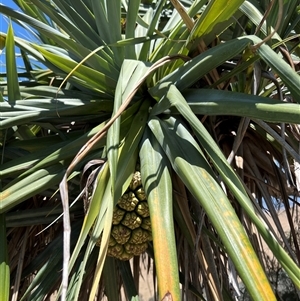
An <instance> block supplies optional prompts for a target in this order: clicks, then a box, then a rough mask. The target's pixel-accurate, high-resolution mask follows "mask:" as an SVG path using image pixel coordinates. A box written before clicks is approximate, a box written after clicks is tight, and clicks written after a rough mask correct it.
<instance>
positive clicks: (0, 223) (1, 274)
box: [0, 213, 10, 301]
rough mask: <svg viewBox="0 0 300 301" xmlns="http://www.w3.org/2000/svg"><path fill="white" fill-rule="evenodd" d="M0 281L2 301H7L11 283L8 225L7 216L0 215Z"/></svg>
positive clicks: (0, 298) (0, 297)
mask: <svg viewBox="0 0 300 301" xmlns="http://www.w3.org/2000/svg"><path fill="white" fill-rule="evenodd" d="M0 243H1V248H0V279H1V290H0V300H1V301H2V300H3V301H6V300H8V298H9V290H10V285H9V283H10V281H9V264H8V256H7V241H6V225H5V214H4V213H2V214H0Z"/></svg>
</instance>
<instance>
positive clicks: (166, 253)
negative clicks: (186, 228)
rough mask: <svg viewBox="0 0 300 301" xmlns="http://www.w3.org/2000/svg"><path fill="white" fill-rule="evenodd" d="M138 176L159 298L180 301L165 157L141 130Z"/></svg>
mask: <svg viewBox="0 0 300 301" xmlns="http://www.w3.org/2000/svg"><path fill="white" fill-rule="evenodd" d="M140 159H141V177H142V181H143V187H144V189H145V192H146V195H147V200H148V206H149V210H150V219H151V229H152V236H153V245H154V258H155V266H156V273H157V278H158V290H159V297H160V299H163V298H164V296H165V295H166V294H167V293H168V292H169V293H170V294H171V296H172V300H174V301H179V300H181V296H180V289H179V274H178V262H177V252H176V242H175V233H174V224H173V198H172V182H171V177H170V171H169V168H168V164H167V160H166V157H165V155H164V153H163V151H162V149H161V147H160V146H159V144H158V142H157V140H156V139H155V138H154V137H153V135H152V134H151V132H150V131H149V130H148V131H145V135H144V137H143V141H142V145H141V150H140Z"/></svg>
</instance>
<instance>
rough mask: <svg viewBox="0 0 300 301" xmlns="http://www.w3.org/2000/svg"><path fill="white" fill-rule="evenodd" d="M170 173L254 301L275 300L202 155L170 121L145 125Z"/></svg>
mask: <svg viewBox="0 0 300 301" xmlns="http://www.w3.org/2000/svg"><path fill="white" fill-rule="evenodd" d="M149 127H150V128H151V130H152V131H153V133H154V135H155V137H156V138H157V139H158V141H159V144H160V145H161V146H162V148H163V149H164V150H165V152H166V154H167V156H168V158H169V160H170V162H171V164H172V166H173V168H174V170H175V171H176V173H177V174H178V175H179V177H180V178H181V179H182V181H183V182H184V184H185V185H186V186H187V188H188V189H189V190H190V191H191V193H192V194H193V195H194V196H195V198H196V199H197V200H198V202H199V203H200V204H201V206H202V207H203V208H204V210H205V211H206V213H207V216H208V217H209V218H210V220H211V222H212V223H213V225H214V227H215V228H216V230H217V232H218V234H219V236H220V238H221V239H222V242H223V243H224V245H225V247H226V251H227V252H228V254H229V256H230V258H231V259H232V261H233V262H234V264H235V266H236V268H237V271H238V272H239V274H240V277H241V278H242V279H243V281H244V283H245V285H246V287H247V289H248V291H249V292H250V294H251V296H252V298H253V299H254V300H266V301H270V300H276V297H275V296H274V294H273V292H272V289H271V286H270V284H269V282H268V279H267V277H266V275H265V273H264V271H263V269H262V267H261V265H260V262H259V260H258V258H257V256H256V254H255V252H254V250H253V248H252V246H251V244H250V242H249V239H248V237H247V235H246V233H245V231H244V229H243V227H242V225H241V223H240V221H239V219H238V217H237V215H236V213H235V211H234V209H233V207H232V206H231V203H230V201H229V200H228V199H227V197H226V195H225V194H224V192H223V190H222V189H221V187H220V186H219V184H218V183H217V181H216V179H215V177H214V176H213V175H212V171H211V168H210V166H209V165H208V162H207V161H206V159H205V157H204V155H203V154H202V152H201V151H200V149H199V148H198V146H197V144H196V142H195V141H194V140H193V138H192V136H191V135H190V133H189V132H188V131H187V130H186V129H185V128H184V126H183V125H182V124H181V123H180V122H179V121H177V120H175V119H174V118H169V119H168V120H166V121H161V120H159V119H158V118H156V117H155V118H153V119H151V120H150V122H149Z"/></svg>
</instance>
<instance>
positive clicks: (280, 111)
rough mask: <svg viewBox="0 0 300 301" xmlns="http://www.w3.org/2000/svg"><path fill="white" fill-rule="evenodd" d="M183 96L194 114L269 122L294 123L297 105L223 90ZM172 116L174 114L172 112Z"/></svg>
mask: <svg viewBox="0 0 300 301" xmlns="http://www.w3.org/2000/svg"><path fill="white" fill-rule="evenodd" d="M183 96H184V98H185V99H186V101H187V103H188V104H189V106H190V108H191V110H192V111H193V112H194V113H195V114H200V115H209V116H220V115H222V116H224V115H235V116H243V117H249V118H257V119H262V120H265V121H269V122H276V123H277V122H287V123H296V124H297V123H298V122H299V120H300V105H299V104H296V103H287V102H282V101H280V100H277V99H272V98H267V97H260V96H256V95H251V94H245V93H238V92H229V91H223V90H206V89H190V90H186V91H184V92H183ZM172 111H173V112H174V113H175V112H176V110H175V109H174V108H173V110H172Z"/></svg>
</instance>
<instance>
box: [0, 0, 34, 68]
mask: <svg viewBox="0 0 300 301" xmlns="http://www.w3.org/2000/svg"><path fill="white" fill-rule="evenodd" d="M0 3H1V4H3V5H6V6H8V7H10V8H12V9H16V10H18V9H19V8H18V6H17V5H16V4H15V3H14V2H13V1H12V0H0ZM9 23H10V20H9V19H8V18H7V17H6V16H4V15H2V14H0V31H1V32H4V33H7V29H8V25H9ZM12 26H13V29H14V35H15V36H18V37H20V38H25V39H27V40H28V39H33V37H32V36H31V35H30V34H29V33H28V32H27V31H26V30H24V29H23V27H22V26H19V25H18V24H16V23H14V22H12ZM18 53H20V51H19V49H18V48H16V54H18ZM17 65H18V67H20V68H22V66H23V62H22V59H18V58H17ZM5 69H6V68H5V49H4V50H3V52H2V53H1V55H0V73H4V72H5Z"/></svg>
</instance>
